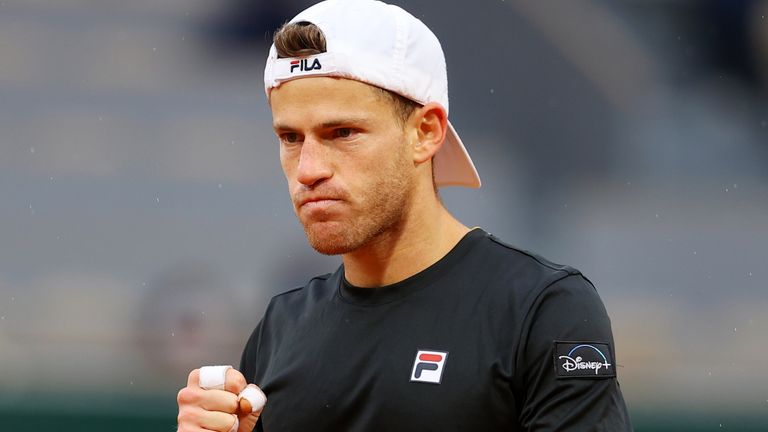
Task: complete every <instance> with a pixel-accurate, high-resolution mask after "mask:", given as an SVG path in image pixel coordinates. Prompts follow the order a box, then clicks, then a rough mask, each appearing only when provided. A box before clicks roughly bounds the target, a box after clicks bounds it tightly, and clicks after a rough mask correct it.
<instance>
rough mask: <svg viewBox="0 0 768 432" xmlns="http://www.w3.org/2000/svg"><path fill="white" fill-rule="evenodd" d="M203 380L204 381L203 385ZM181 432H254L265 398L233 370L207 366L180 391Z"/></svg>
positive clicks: (257, 389)
mask: <svg viewBox="0 0 768 432" xmlns="http://www.w3.org/2000/svg"><path fill="white" fill-rule="evenodd" d="M201 378H202V382H201ZM176 400H177V401H178V404H179V416H178V425H179V428H178V431H179V432H193V431H194V432H198V431H220V432H251V431H253V428H254V427H255V426H256V422H257V421H258V420H259V415H260V414H261V410H262V409H263V408H264V402H265V401H266V398H265V397H264V393H262V392H261V390H260V389H259V388H258V387H257V386H256V385H254V384H247V383H246V381H245V377H244V376H243V374H241V373H240V372H239V371H237V370H235V369H232V368H231V367H228V366H227V367H224V366H206V367H205V368H203V370H202V377H201V369H195V370H193V371H192V372H190V374H189V378H188V379H187V386H186V387H184V388H183V389H181V390H180V391H179V394H178V397H177V398H176Z"/></svg>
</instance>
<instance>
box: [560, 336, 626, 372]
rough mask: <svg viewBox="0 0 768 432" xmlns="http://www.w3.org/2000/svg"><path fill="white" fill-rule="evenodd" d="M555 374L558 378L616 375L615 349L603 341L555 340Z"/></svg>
mask: <svg viewBox="0 0 768 432" xmlns="http://www.w3.org/2000/svg"><path fill="white" fill-rule="evenodd" d="M555 375H556V376H557V377H558V378H608V377H615V376H616V365H615V364H614V360H613V350H611V347H610V345H609V344H607V343H601V342H562V341H555Z"/></svg>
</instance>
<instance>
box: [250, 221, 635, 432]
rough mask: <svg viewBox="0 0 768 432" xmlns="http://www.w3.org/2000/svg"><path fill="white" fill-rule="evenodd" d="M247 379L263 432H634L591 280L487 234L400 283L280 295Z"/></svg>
mask: <svg viewBox="0 0 768 432" xmlns="http://www.w3.org/2000/svg"><path fill="white" fill-rule="evenodd" d="M240 370H241V371H242V372H243V374H244V375H245V377H246V379H247V380H248V381H249V382H253V383H255V384H257V385H259V386H260V387H261V388H262V389H263V390H264V393H266V395H267V399H268V400H267V405H266V407H265V408H264V411H263V414H262V417H261V420H260V424H259V425H258V426H257V430H263V431H267V432H277V431H367V432H371V431H419V432H425V431H610V432H622V431H631V430H632V428H631V426H630V421H629V416H628V414H627V409H626V406H625V404H624V400H623V397H622V395H621V391H620V390H619V384H618V382H617V380H616V378H615V377H616V358H615V353H614V350H613V337H612V335H611V326H610V321H609V319H608V315H607V313H606V311H605V308H604V307H603V304H602V302H601V300H600V298H599V297H598V295H597V292H596V291H595V288H594V287H593V286H592V284H591V283H590V282H589V281H588V280H587V279H586V278H584V276H582V275H581V273H579V272H578V271H577V270H575V269H573V268H571V267H567V266H561V265H556V264H553V263H550V262H548V261H546V260H544V259H542V258H540V257H538V256H536V255H533V254H531V253H528V252H525V251H521V250H518V249H515V248H513V247H511V246H509V245H507V244H504V243H503V242H501V241H499V240H498V239H496V238H495V237H493V236H492V235H490V234H488V233H486V232H485V231H483V230H481V229H474V230H472V231H470V232H469V233H468V234H467V235H466V236H465V237H464V238H463V239H462V240H461V241H460V242H459V243H458V244H457V245H456V246H455V247H454V248H453V249H452V250H451V251H450V252H449V253H448V254H447V255H446V256H445V257H443V258H442V259H441V260H440V261H438V262H437V263H435V264H434V265H432V266H430V267H428V268H427V269H425V270H423V271H421V272H420V273H418V274H416V275H414V276H412V277H409V278H407V279H405V280H403V281H401V282H398V283H395V284H392V285H388V286H385V287H381V288H357V287H353V286H351V285H350V284H349V283H348V282H347V281H346V280H345V279H344V269H343V266H342V267H340V268H339V269H338V270H337V271H336V272H335V273H333V274H329V275H325V276H320V277H316V278H314V279H312V280H310V281H309V283H308V284H307V285H306V286H304V287H302V288H298V289H295V290H292V291H288V292H286V293H283V294H280V295H277V296H275V297H274V298H273V299H272V301H271V302H270V304H269V307H268V308H267V312H266V314H265V315H264V317H263V319H262V321H261V322H260V323H259V325H258V326H257V327H256V329H255V330H254V332H253V334H252V335H251V337H250V339H249V340H248V343H247V345H246V347H245V350H244V352H243V357H242V361H241V365H240Z"/></svg>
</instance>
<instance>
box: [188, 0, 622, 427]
mask: <svg viewBox="0 0 768 432" xmlns="http://www.w3.org/2000/svg"><path fill="white" fill-rule="evenodd" d="M264 83H265V90H266V93H267V99H268V102H269V105H270V107H271V109H272V115H273V126H274V130H275V134H276V135H277V138H278V140H279V143H280V162H281V164H282V168H283V171H284V173H285V177H286V180H287V183H288V189H289V192H290V195H291V199H292V200H293V205H294V209H295V212H296V216H297V217H298V219H299V221H300V222H301V224H302V226H303V227H304V231H305V233H306V236H307V239H308V240H309V243H310V244H311V246H312V247H313V248H314V249H316V250H317V251H318V252H320V253H323V254H334V255H335V254H338V255H341V256H342V258H343V264H342V265H341V266H340V267H339V268H338V269H336V270H335V271H334V272H333V273H330V274H326V275H322V276H317V277H314V278H312V279H310V280H309V282H307V284H306V285H304V286H303V287H300V288H297V289H294V290H291V291H287V292H285V293H283V294H280V295H278V296H276V297H274V298H273V299H272V301H271V302H270V304H269V307H268V309H267V311H266V313H265V315H264V317H263V318H262V320H261V322H260V323H259V325H258V326H257V327H256V329H255V330H254V331H253V334H252V335H251V337H250V339H249V340H248V342H247V344H246V346H245V349H244V352H243V356H242V360H241V364H240V367H239V369H238V370H235V369H230V368H226V367H224V368H221V367H219V368H210V367H209V368H203V369H199V370H195V371H192V373H191V374H190V376H189V381H188V383H187V387H185V388H184V389H182V390H181V391H180V392H179V395H178V402H179V417H178V420H179V431H184V432H187V431H199V430H213V431H222V432H226V431H252V430H254V428H255V430H258V431H268V432H273V431H334V432H337V431H368V432H370V431H611V432H622V431H631V430H632V428H631V425H630V420H629V416H628V414H627V409H626V406H625V403H624V400H623V397H622V394H621V391H620V389H619V384H618V382H617V377H616V361H617V360H616V352H615V349H614V343H613V336H612V334H611V325H610V321H609V318H608V315H607V313H606V310H605V308H604V306H603V303H602V302H601V300H600V298H599V296H598V294H597V291H596V290H595V287H594V286H593V285H592V283H591V282H590V281H589V280H588V279H587V278H586V277H584V276H583V275H582V274H581V273H580V272H579V271H578V270H576V269H574V268H572V267H569V266H564V265H559V264H554V263H552V262H550V261H547V260H546V259H544V258H542V257H540V256H537V255H535V254H533V253H530V252H526V251H524V250H521V249H518V248H516V247H513V246H511V245H509V244H507V243H505V242H503V241H502V240H500V239H498V238H496V237H494V236H493V235H491V234H489V233H488V232H486V231H484V230H483V229H481V228H472V229H470V228H469V227H467V226H465V225H464V224H462V223H461V222H459V221H458V220H457V219H456V218H455V217H453V216H452V215H451V213H450V212H449V211H448V210H447V209H446V208H445V207H444V206H443V204H442V202H441V200H440V197H439V195H438V188H440V187H443V186H451V185H454V186H465V187H469V188H477V187H480V178H479V176H478V173H477V170H476V169H475V166H474V164H473V162H472V160H471V158H470V157H469V154H468V153H467V150H466V148H465V146H464V144H463V143H462V140H461V138H460V137H459V135H458V133H457V132H456V130H455V128H454V127H453V126H452V125H451V123H450V122H449V121H448V109H449V103H448V81H447V73H446V64H445V59H444V55H443V51H442V48H441V46H440V43H439V42H438V39H437V38H436V37H435V35H434V34H433V33H432V32H431V31H430V30H429V29H428V28H427V27H426V26H425V25H424V24H423V23H422V22H421V21H420V20H418V19H417V18H415V17H413V16H412V15H410V14H409V13H408V12H406V11H404V10H403V9H401V8H399V7H396V6H393V5H388V4H385V3H382V2H379V1H373V0H328V1H324V2H321V3H318V4H316V5H314V6H312V7H310V8H308V9H306V10H305V11H303V12H301V13H300V14H299V15H298V16H296V17H295V18H293V19H292V20H291V21H290V22H289V23H287V24H286V25H284V26H283V27H282V28H281V29H280V30H279V31H278V32H277V33H276V35H275V37H274V44H273V46H272V48H271V50H270V52H269V57H268V59H267V64H266V68H265V72H264ZM297 270H300V269H297ZM248 383H250V386H248V387H247V384H248ZM248 389H250V390H248ZM244 390H247V391H246V392H245V393H243V391H244ZM259 390H260V391H259ZM261 391H263V394H262V393H261ZM249 392H250V395H251V397H250V398H249V397H247V396H248V394H249ZM254 394H256V395H257V396H258V397H256V398H254V397H253V395H254ZM263 395H265V398H262V396H263ZM264 399H266V404H265V405H262V404H263V402H264ZM243 400H246V401H250V402H252V403H249V404H246V405H247V407H248V408H247V409H245V410H244V409H243V408H242V407H241V405H242V401H243ZM254 400H256V401H255V402H253V401H254ZM243 411H245V412H243Z"/></svg>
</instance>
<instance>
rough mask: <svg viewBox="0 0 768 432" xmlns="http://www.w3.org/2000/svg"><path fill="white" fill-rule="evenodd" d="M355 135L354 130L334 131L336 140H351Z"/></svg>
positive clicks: (339, 129) (341, 129) (340, 129)
mask: <svg viewBox="0 0 768 432" xmlns="http://www.w3.org/2000/svg"><path fill="white" fill-rule="evenodd" d="M354 133H355V131H354V130H352V128H338V129H334V130H333V135H334V137H336V138H349V137H351V136H352V135H353V134H354Z"/></svg>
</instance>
